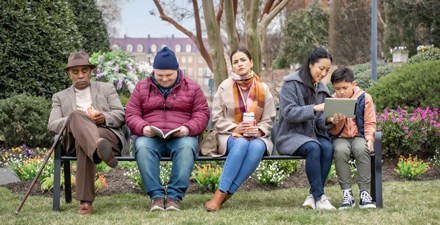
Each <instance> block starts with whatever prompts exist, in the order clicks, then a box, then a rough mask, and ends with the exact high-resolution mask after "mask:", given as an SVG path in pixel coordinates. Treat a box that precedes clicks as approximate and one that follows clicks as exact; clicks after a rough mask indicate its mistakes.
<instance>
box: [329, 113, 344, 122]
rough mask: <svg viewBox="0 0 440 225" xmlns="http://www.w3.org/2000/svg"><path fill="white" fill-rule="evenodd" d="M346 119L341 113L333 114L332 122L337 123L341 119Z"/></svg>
mask: <svg viewBox="0 0 440 225" xmlns="http://www.w3.org/2000/svg"><path fill="white" fill-rule="evenodd" d="M345 119H346V117H345V115H342V114H340V113H338V114H335V115H333V120H332V123H333V124H338V123H339V122H341V121H344V120H345Z"/></svg>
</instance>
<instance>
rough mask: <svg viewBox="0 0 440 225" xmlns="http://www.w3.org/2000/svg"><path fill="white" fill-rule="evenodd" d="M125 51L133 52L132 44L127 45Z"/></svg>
mask: <svg viewBox="0 0 440 225" xmlns="http://www.w3.org/2000/svg"><path fill="white" fill-rule="evenodd" d="M127 52H133V45H130V44H128V45H127Z"/></svg>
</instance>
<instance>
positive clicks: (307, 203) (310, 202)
mask: <svg viewBox="0 0 440 225" xmlns="http://www.w3.org/2000/svg"><path fill="white" fill-rule="evenodd" d="M303 207H305V208H307V209H314V208H315V199H314V198H313V195H309V196H307V198H306V200H305V201H304V203H303Z"/></svg>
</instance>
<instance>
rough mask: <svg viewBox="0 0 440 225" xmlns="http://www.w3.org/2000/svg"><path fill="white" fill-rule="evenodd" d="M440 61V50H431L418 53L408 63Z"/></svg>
mask: <svg viewBox="0 0 440 225" xmlns="http://www.w3.org/2000/svg"><path fill="white" fill-rule="evenodd" d="M435 60H440V48H430V49H428V50H426V51H423V52H420V53H417V55H414V56H413V57H411V58H410V59H409V60H408V63H420V62H425V61H435Z"/></svg>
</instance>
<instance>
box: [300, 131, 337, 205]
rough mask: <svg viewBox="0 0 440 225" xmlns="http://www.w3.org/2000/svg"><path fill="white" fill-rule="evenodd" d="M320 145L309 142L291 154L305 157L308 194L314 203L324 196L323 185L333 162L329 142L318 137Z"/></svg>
mask: <svg viewBox="0 0 440 225" xmlns="http://www.w3.org/2000/svg"><path fill="white" fill-rule="evenodd" d="M318 141H319V143H320V144H318V143H316V142H313V141H309V142H306V143H305V144H303V145H301V147H299V149H298V150H297V151H296V152H295V153H294V154H293V155H298V156H304V157H306V174H307V179H308V180H309V184H310V187H311V188H310V192H311V194H312V195H313V198H315V201H316V200H318V199H320V198H321V196H322V195H323V194H324V185H325V181H326V180H327V175H328V173H329V172H330V167H331V165H332V160H333V145H332V143H331V142H330V140H328V139H326V138H321V137H318Z"/></svg>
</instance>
